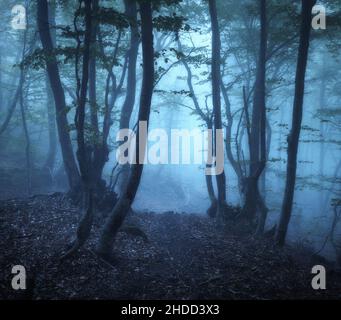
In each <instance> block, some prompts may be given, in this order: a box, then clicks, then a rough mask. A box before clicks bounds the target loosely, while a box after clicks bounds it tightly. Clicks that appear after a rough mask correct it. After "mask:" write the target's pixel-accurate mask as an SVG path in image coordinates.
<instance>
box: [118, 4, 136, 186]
mask: <svg viewBox="0 0 341 320" xmlns="http://www.w3.org/2000/svg"><path fill="white" fill-rule="evenodd" d="M124 5H125V13H126V15H127V16H128V17H129V20H130V21H129V22H130V48H129V52H128V76H127V92H126V96H125V100H124V103H123V106H122V110H121V119H120V129H128V128H129V123H130V118H131V114H132V112H133V108H134V105H135V97H136V61H137V55H138V50H139V41H140V37H139V30H138V24H137V4H136V0H125V1H124ZM128 175H129V166H128V165H124V166H122V168H121V172H120V182H119V186H120V192H123V190H124V188H125V185H126V182H127V178H128Z"/></svg>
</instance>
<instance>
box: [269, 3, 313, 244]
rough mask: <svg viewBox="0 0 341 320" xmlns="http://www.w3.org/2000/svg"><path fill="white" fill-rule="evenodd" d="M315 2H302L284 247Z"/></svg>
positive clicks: (279, 236)
mask: <svg viewBox="0 0 341 320" xmlns="http://www.w3.org/2000/svg"><path fill="white" fill-rule="evenodd" d="M315 3H316V1H315V0H302V13H301V17H302V18H301V30H300V44H299V48H298V60H297V68H296V79H295V97H294V106H293V115H292V124H291V132H290V134H289V136H288V160H287V176H286V184H285V192H284V198H283V203H282V211H281V216H280V221H279V225H278V228H277V233H276V242H277V244H278V245H280V246H283V245H284V243H285V237H286V234H287V230H288V225H289V221H290V217H291V212H292V205H293V198H294V192H295V182H296V167H297V151H298V143H299V137H300V131H301V123H302V113H303V100H304V88H305V74H306V68H307V61H308V52H309V42H310V32H311V21H312V8H313V6H314V5H315Z"/></svg>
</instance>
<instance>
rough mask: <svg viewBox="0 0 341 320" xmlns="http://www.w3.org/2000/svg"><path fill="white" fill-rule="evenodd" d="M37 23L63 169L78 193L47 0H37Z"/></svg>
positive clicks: (77, 172)
mask: <svg viewBox="0 0 341 320" xmlns="http://www.w3.org/2000/svg"><path fill="white" fill-rule="evenodd" d="M37 23H38V30H39V35H40V40H41V43H42V46H43V49H44V53H45V55H46V68H47V73H48V76H49V81H50V86H51V89H52V92H53V97H54V101H55V108H56V121H57V128H58V136H59V142H60V146H61V150H62V156H63V162H64V167H65V171H66V174H67V177H68V182H69V187H70V191H71V194H73V195H75V194H76V193H78V191H79V188H80V175H79V171H78V168H77V164H76V160H75V156H74V154H73V149H72V143H71V138H70V134H69V124H68V120H67V110H68V109H67V106H66V102H65V94H64V90H63V87H62V83H61V80H60V75H59V68H58V63H57V59H56V57H55V55H54V52H53V51H54V47H53V42H52V38H51V34H50V26H49V12H48V3H47V0H38V3H37Z"/></svg>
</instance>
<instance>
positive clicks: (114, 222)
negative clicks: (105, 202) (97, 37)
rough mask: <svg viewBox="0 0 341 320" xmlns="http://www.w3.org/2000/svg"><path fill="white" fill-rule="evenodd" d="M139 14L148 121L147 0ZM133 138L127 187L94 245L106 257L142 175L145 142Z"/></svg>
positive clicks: (150, 53) (142, 115)
mask: <svg viewBox="0 0 341 320" xmlns="http://www.w3.org/2000/svg"><path fill="white" fill-rule="evenodd" d="M140 15H141V33H142V54H143V80H142V90H141V97H140V108H139V115H138V120H139V121H147V122H148V120H149V115H150V108H151V99H152V94H153V85H154V48H153V22H152V8H151V3H150V2H149V1H141V2H140ZM136 138H137V139H136V159H137V164H133V165H131V169H130V174H129V178H128V183H127V186H126V188H125V190H124V192H123V194H122V195H121V197H120V199H119V201H118V202H117V203H116V205H115V207H114V209H113V211H112V212H111V214H110V216H109V218H108V220H107V221H106V224H105V226H104V229H103V231H102V234H101V236H100V240H99V245H98V248H97V252H98V254H99V255H100V256H102V257H104V258H106V259H110V258H109V257H110V253H111V250H112V247H113V244H114V240H115V237H116V234H117V232H118V230H119V228H120V227H121V225H122V223H123V221H124V219H125V217H126V215H127V214H128V212H129V209H130V207H131V204H132V203H133V201H134V198H135V195H136V192H137V189H138V186H139V183H140V180H141V176H142V171H143V159H144V152H145V147H146V141H140V132H139V130H138V131H137V137H136ZM140 144H141V145H140ZM140 148H142V149H143V150H144V152H142V154H143V155H141V158H140V155H139V153H140ZM140 162H141V163H140Z"/></svg>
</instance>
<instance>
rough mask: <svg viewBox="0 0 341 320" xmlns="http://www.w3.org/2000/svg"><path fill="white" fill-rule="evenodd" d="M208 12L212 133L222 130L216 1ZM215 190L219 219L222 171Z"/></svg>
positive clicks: (223, 183)
mask: <svg viewBox="0 0 341 320" xmlns="http://www.w3.org/2000/svg"><path fill="white" fill-rule="evenodd" d="M208 3H209V12H210V17H211V26H212V99H213V112H214V131H215V132H217V130H222V120H221V99H220V84H221V73H220V60H221V59H220V47H221V43H220V31H219V23H218V16H217V6H216V0H209V2H208ZM214 136H215V144H214V145H215V146H214V149H215V150H214V154H215V155H216V154H217V147H221V146H218V145H217V139H216V134H214ZM216 180H217V189H218V208H217V214H218V216H219V217H222V216H223V215H224V212H225V211H226V208H227V204H226V177H225V172H224V171H223V172H222V173H220V174H217V175H216Z"/></svg>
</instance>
